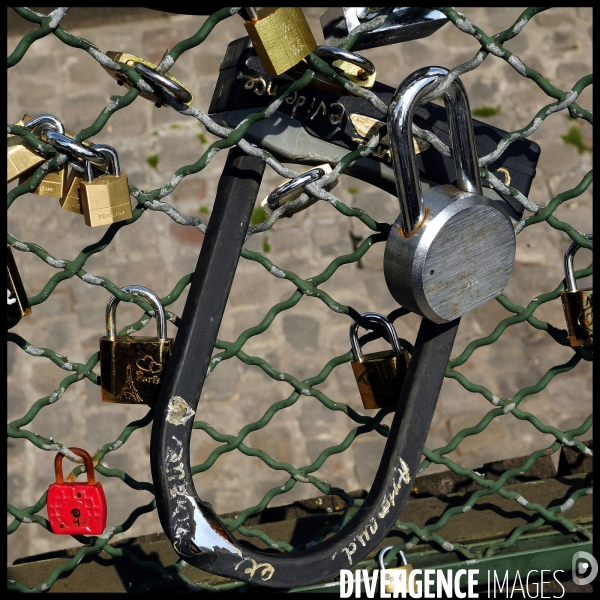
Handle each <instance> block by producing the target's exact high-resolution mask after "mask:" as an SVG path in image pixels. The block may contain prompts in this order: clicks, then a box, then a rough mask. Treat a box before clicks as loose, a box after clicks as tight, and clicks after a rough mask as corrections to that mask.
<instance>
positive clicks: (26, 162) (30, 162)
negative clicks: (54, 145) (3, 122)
mask: <svg viewBox="0 0 600 600" xmlns="http://www.w3.org/2000/svg"><path fill="white" fill-rule="evenodd" d="M45 160H46V159H45V158H44V157H43V156H42V155H41V154H38V153H37V152H35V150H34V149H33V148H32V147H31V146H29V145H28V144H26V143H25V142H24V141H23V138H20V137H19V136H18V135H10V134H8V139H7V158H6V167H7V180H6V182H7V183H10V182H11V181H14V180H15V179H16V178H17V177H19V176H20V175H23V174H25V173H28V172H29V171H32V170H33V169H34V168H35V167H38V166H39V165H41V164H42V163H43V162H44V161H45Z"/></svg>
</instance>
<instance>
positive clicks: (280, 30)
mask: <svg viewBox="0 0 600 600" xmlns="http://www.w3.org/2000/svg"><path fill="white" fill-rule="evenodd" d="M248 10H249V12H250V13H251V14H252V18H251V20H250V21H246V22H245V23H244V26H245V27H246V31H247V32H248V35H249V36H250V40H251V41H252V44H253V45H254V47H255V49H256V53H257V54H258V57H259V58H260V61H261V62H262V65H263V67H264V68H265V71H266V72H267V74H268V75H271V76H272V77H275V76H276V75H281V73H283V72H284V71H287V70H288V69H290V68H291V67H293V66H294V65H297V64H298V63H299V62H300V61H301V60H302V59H303V58H305V57H307V56H308V55H309V54H310V53H311V52H312V51H313V50H314V49H315V48H316V47H317V42H316V41H315V38H314V36H313V34H312V31H311V30H310V27H309V25H308V21H307V20H306V17H305V16H304V13H303V12H302V9H301V8H298V7H282V6H279V7H266V6H263V7H262V8H261V9H260V10H258V11H256V10H255V9H248Z"/></svg>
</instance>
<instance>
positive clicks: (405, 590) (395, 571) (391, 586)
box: [378, 546, 417, 598]
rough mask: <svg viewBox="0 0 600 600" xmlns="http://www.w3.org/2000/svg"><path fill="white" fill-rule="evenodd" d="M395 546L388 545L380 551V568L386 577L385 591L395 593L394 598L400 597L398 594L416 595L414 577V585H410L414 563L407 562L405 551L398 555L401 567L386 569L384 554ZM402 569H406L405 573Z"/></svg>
mask: <svg viewBox="0 0 600 600" xmlns="http://www.w3.org/2000/svg"><path fill="white" fill-rule="evenodd" d="M393 547H394V546H386V547H385V548H382V549H381V551H380V552H379V557H378V563H379V569H380V570H381V571H383V573H384V577H385V579H384V581H385V584H384V588H385V591H386V592H387V593H388V594H393V597H394V598H398V596H402V597H404V596H405V595H409V594H410V596H414V597H416V595H417V591H416V585H415V581H414V579H413V584H412V586H410V588H409V577H410V573H411V571H412V570H413V568H412V565H409V564H407V562H406V557H405V556H404V552H402V551H400V552H398V555H399V556H400V562H401V563H402V565H401V566H400V567H394V568H392V569H386V568H385V565H384V564H383V558H384V556H385V555H386V553H387V552H388V550H391V549H392V548H393ZM402 571H404V574H403V575H402V574H401V572H402ZM409 589H410V592H409Z"/></svg>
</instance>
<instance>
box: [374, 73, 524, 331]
mask: <svg viewBox="0 0 600 600" xmlns="http://www.w3.org/2000/svg"><path fill="white" fill-rule="evenodd" d="M447 74H448V70H447V69H444V68H441V67H425V68H423V69H419V70H418V71H415V72H414V73H413V74H412V75H409V76H408V77H407V78H406V79H405V80H404V81H403V82H402V83H401V84H400V86H399V87H398V89H397V90H396V92H395V94H394V97H393V98H392V102H391V103H390V107H389V110H388V136H389V140H390V149H391V153H392V158H393V164H394V171H395V175H396V188H397V190H398V199H399V201H400V215H399V217H398V218H397V219H396V221H395V222H394V224H393V225H392V227H391V229H390V233H389V236H388V239H387V243H386V247H385V253H384V259H383V269H384V275H385V280H386V283H387V286H388V288H389V290H390V293H391V294H392V296H393V297H394V299H395V300H396V301H397V302H398V303H399V304H401V305H402V306H403V307H405V308H407V309H409V310H411V311H412V312H415V313H417V314H419V315H421V316H423V317H426V318H428V319H430V320H431V321H433V322H435V323H447V322H449V321H453V320H454V319H457V318H458V317H460V316H462V315H464V314H466V313H468V312H470V311H472V310H474V309H475V308H477V307H479V306H481V305H483V304H485V303H486V302H488V301H489V300H492V299H493V298H495V297H496V296H498V294H500V293H501V292H502V290H503V289H504V287H505V286H506V283H507V282H508V279H509V277H510V275H511V272H512V268H513V264H514V261H515V248H516V243H515V232H514V229H513V225H512V223H511V221H510V218H509V217H508V215H507V214H506V213H505V212H504V211H503V210H501V209H499V208H498V206H497V205H496V204H495V203H494V202H493V201H491V200H489V199H488V198H486V197H485V196H484V195H483V193H482V188H481V181H480V179H479V166H478V163H477V153H476V151H475V141H474V137H473V124H472V122H471V113H470V108H469V101H468V98H467V94H466V92H465V88H464V86H463V84H462V82H461V81H460V79H458V78H456V79H455V80H454V81H453V82H452V83H451V84H450V85H449V86H448V88H447V89H446V91H445V92H444V96H443V98H444V103H445V105H446V113H447V115H448V122H449V125H450V138H451V141H452V154H453V157H454V165H455V167H456V181H457V183H456V185H450V184H448V185H441V186H437V187H432V188H430V189H428V190H427V191H426V192H424V193H422V192H421V184H420V180H419V170H418V168H417V165H416V160H415V152H414V143H413V135H412V118H413V114H414V112H415V110H416V109H417V107H418V106H419V104H420V102H421V100H422V98H423V97H424V96H425V95H426V94H427V93H428V92H430V91H432V90H433V89H434V88H435V87H436V86H437V84H438V83H439V82H440V81H441V79H442V78H443V77H444V76H445V75H447Z"/></svg>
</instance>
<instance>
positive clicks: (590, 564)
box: [573, 550, 598, 585]
mask: <svg viewBox="0 0 600 600" xmlns="http://www.w3.org/2000/svg"><path fill="white" fill-rule="evenodd" d="M596 575H598V562H597V561H596V559H595V558H594V557H593V556H592V555H591V554H590V553H589V552H584V551H583V550H580V551H579V552H575V554H573V583H575V584H576V585H586V584H588V583H591V582H592V581H594V579H596Z"/></svg>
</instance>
